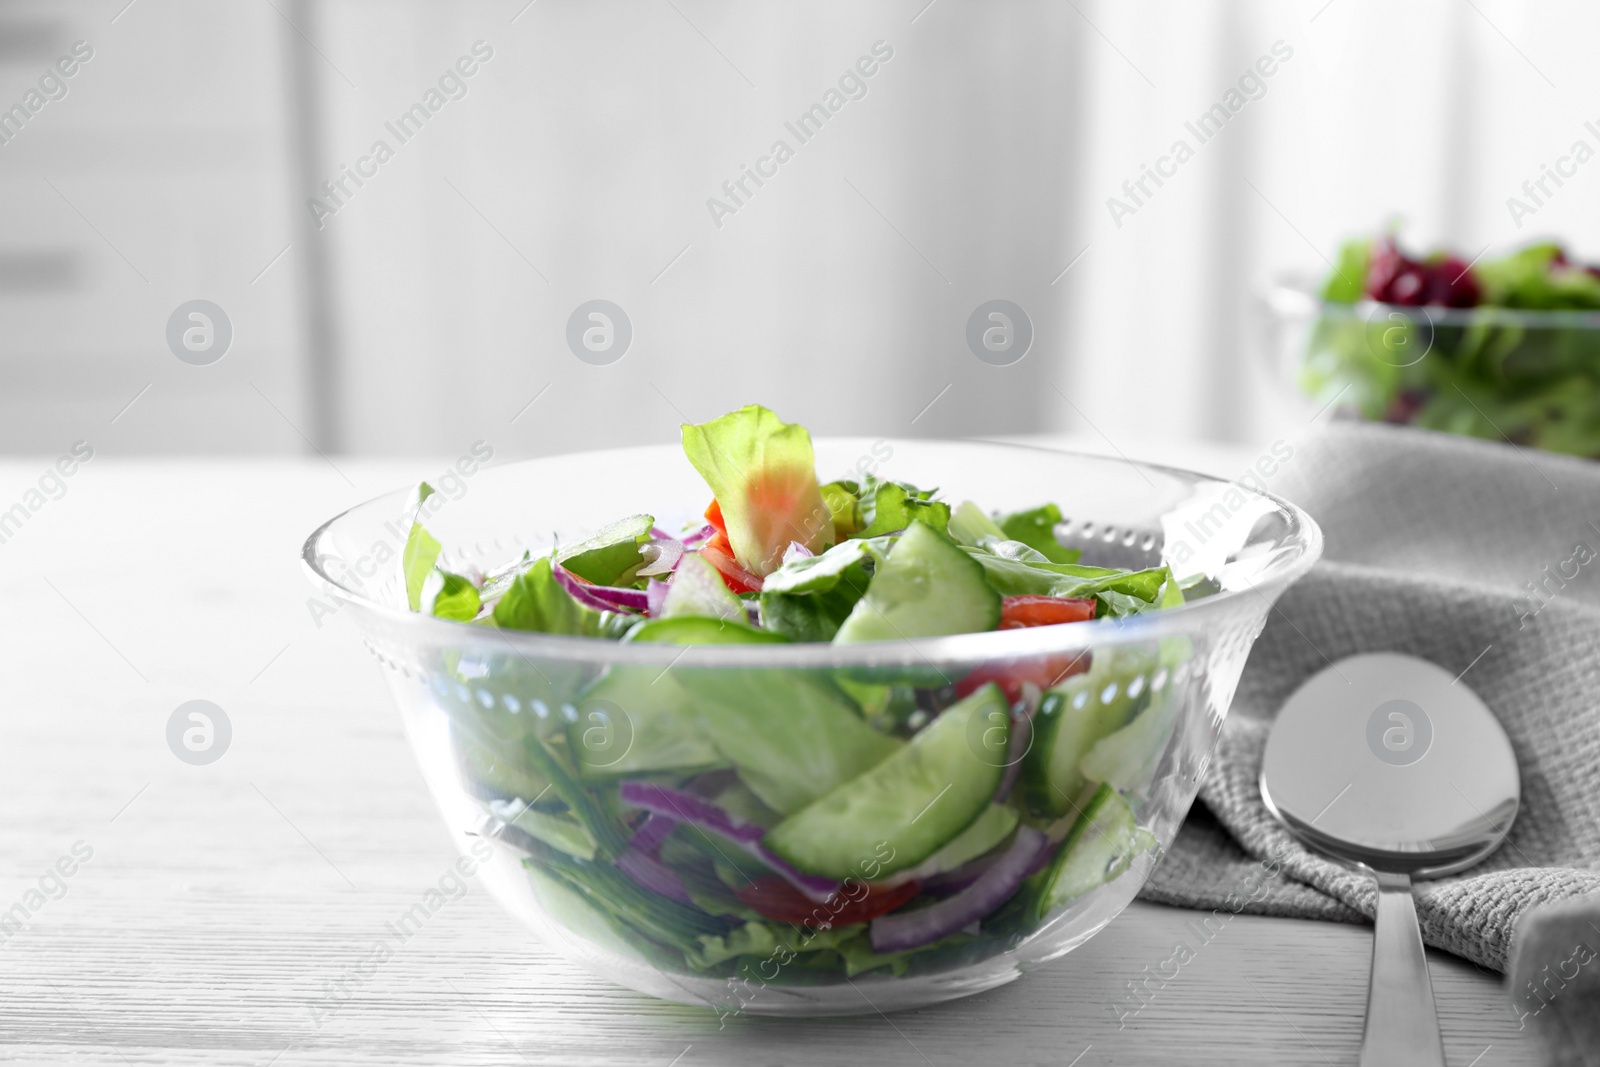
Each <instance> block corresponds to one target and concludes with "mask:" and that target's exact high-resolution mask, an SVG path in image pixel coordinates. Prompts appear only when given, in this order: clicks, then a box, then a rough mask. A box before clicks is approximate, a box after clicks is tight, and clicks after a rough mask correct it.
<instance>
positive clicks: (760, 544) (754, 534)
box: [683, 404, 833, 577]
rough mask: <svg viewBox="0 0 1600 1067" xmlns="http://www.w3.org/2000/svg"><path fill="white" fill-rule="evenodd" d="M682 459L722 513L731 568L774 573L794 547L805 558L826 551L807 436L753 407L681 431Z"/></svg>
mask: <svg viewBox="0 0 1600 1067" xmlns="http://www.w3.org/2000/svg"><path fill="white" fill-rule="evenodd" d="M683 451H684V453H685V454H686V455H687V456H688V457H689V462H690V463H692V464H694V468H695V470H697V471H699V472H700V476H701V477H703V478H704V479H705V480H706V484H707V485H709V486H710V487H711V492H712V495H713V496H715V497H716V501H717V504H718V505H719V506H720V507H721V508H722V519H723V522H724V523H725V524H726V525H727V530H728V542H729V544H730V545H731V546H732V548H733V555H734V559H735V560H737V561H738V563H739V565H740V566H741V567H743V568H744V569H745V570H747V571H749V572H750V573H752V574H754V575H757V576H758V577H764V576H766V575H768V574H770V573H772V572H773V571H774V570H776V569H777V568H778V566H779V564H780V563H782V561H783V552H784V549H786V548H788V547H789V542H791V541H797V542H799V543H800V544H802V545H804V546H805V547H806V548H808V549H810V550H811V551H812V552H821V551H822V550H823V549H824V548H827V547H828V546H829V545H831V544H832V543H833V521H832V514H831V512H830V511H829V510H828V507H827V505H825V504H824V503H823V502H822V491H821V489H820V487H819V486H818V485H817V474H816V458H815V454H814V453H813V452H812V449H811V435H810V434H809V433H807V432H806V429H805V427H804V426H798V425H793V424H790V423H786V422H783V421H782V420H781V419H779V418H778V416H776V415H774V414H773V413H772V412H771V411H769V410H767V409H766V408H764V407H761V406H760V405H759V404H751V405H748V406H747V407H742V408H740V409H739V410H738V411H734V412H731V413H729V414H727V415H724V416H722V417H721V418H718V419H712V420H711V421H710V422H707V423H702V424H701V425H698V426H691V425H687V424H685V425H684V427H683Z"/></svg>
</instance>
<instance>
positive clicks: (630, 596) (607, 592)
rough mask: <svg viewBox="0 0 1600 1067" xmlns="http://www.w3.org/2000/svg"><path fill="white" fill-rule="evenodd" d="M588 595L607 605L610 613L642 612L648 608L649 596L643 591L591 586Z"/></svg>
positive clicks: (610, 586)
mask: <svg viewBox="0 0 1600 1067" xmlns="http://www.w3.org/2000/svg"><path fill="white" fill-rule="evenodd" d="M587 591H588V593H589V595H590V596H592V597H594V598H595V599H596V600H599V601H601V602H602V603H605V604H609V605H610V608H609V610H611V611H644V610H645V609H646V608H647V607H648V606H649V596H648V594H646V593H645V591H644V590H643V589H623V588H621V587H619V586H615V585H591V586H589V587H588V590H587Z"/></svg>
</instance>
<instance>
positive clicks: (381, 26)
mask: <svg viewBox="0 0 1600 1067" xmlns="http://www.w3.org/2000/svg"><path fill="white" fill-rule="evenodd" d="M1596 39H1600V8H1597V7H1596V6H1595V5H1593V4H1579V3H1576V2H1573V3H1547V4H1540V5H1532V4H1524V3H1519V2H1516V0H1429V2H1416V3H1408V4H1404V5H1394V4H1385V3H1379V2H1376V0H1303V2H1295V3H1275V4H1265V3H1261V4H1247V3H1222V2H1210V3H1190V2H1184V3H1176V2H1174V3H1167V4H1162V3H1128V2H1118V3H1113V2H1110V0H1071V2H1067V0H1052V2H1048V3H1047V2H1031V0H1028V2H1024V0H1008V2H1007V3H1005V4H995V3H982V2H978V0H934V2H932V3H928V0H893V2H861V0H850V2H844V0H838V2H818V0H807V2H804V3H787V2H785V3H778V2H764V3H761V4H733V3H724V2H712V0H625V2H624V0H619V2H593V3H580V2H576V0H536V2H532V3H530V2H529V0H494V2H487V0H484V2H472V3H453V4H450V5H444V4H430V3H422V2H409V3H402V2H396V0H384V2H377V0H228V2H226V3H219V2H216V0H210V2H206V0H133V2H132V3H129V2H128V0H105V2H100V0H94V2H89V0H48V2H44V0H10V2H4V3H0V108H11V107H12V105H14V104H17V105H20V106H21V107H22V108H23V109H24V112H25V115H24V117H22V118H16V117H13V118H12V119H11V121H10V124H9V125H7V124H6V123H5V121H4V118H3V117H0V133H4V134H5V136H6V137H7V140H6V141H5V143H3V144H0V194H3V196H4V198H5V209H4V211H3V214H0V219H3V220H4V221H3V223H0V322H3V324H4V325H3V328H0V450H3V451H5V452H9V453H48V454H54V453H57V452H61V451H64V450H65V449H67V448H68V447H69V446H70V444H71V443H72V442H73V441H75V440H79V439H87V440H90V441H92V442H94V445H95V447H96V449H97V450H98V451H99V452H100V454H108V455H118V454H137V453H203V454H229V453H295V452H308V451H311V450H313V449H317V450H321V451H324V452H327V453H330V454H333V453H359V454H397V455H419V454H424V453H428V454H441V453H448V454H455V453H457V452H460V451H462V450H464V449H465V448H466V447H467V446H468V445H469V444H470V443H471V442H472V441H475V440H486V441H489V442H492V443H493V444H494V446H495V447H496V449H497V455H504V456H512V455H528V454H537V453H549V452H558V451H571V450H576V449H583V448H590V447H598V446H606V445H614V444H627V443H634V442H640V441H665V440H670V439H672V438H673V437H674V436H675V434H676V425H677V423H678V422H680V421H682V420H684V419H691V420H694V421H700V420H703V419H707V418H711V417H713V416H715V415H717V414H720V413H721V412H722V411H724V410H727V409H729V408H732V407H735V406H738V405H740V404H743V403H748V402H752V401H759V402H762V403H766V404H768V405H770V406H772V407H774V408H775V409H776V410H778V411H779V413H780V414H782V415H783V416H784V417H785V418H787V419H790V420H797V421H802V422H804V423H806V424H807V425H809V426H810V427H811V428H812V429H813V430H814V431H816V432H821V433H844V432H851V433H867V434H873V435H883V436H902V435H995V434H1016V433H1029V432H1044V431H1061V432H1075V433H1091V432H1092V433H1095V434H1097V435H1100V436H1102V437H1103V438H1104V439H1106V440H1107V441H1109V442H1121V441H1124V440H1127V441H1134V440H1153V439H1159V440H1165V441H1173V440H1179V441H1207V440H1209V441H1232V442H1243V441H1251V440H1255V439H1258V438H1260V437H1262V436H1264V435H1266V434H1268V433H1270V432H1273V431H1274V430H1275V428H1276V427H1279V426H1281V425H1285V424H1288V423H1294V422H1301V423H1303V422H1304V420H1305V419H1306V418H1307V417H1309V415H1310V414H1312V412H1310V410H1309V409H1308V408H1307V407H1306V405H1304V404H1302V403H1300V402H1298V401H1297V400H1296V399H1295V398H1294V397H1293V394H1292V392H1291V390H1290V389H1289V388H1288V387H1287V386H1286V385H1285V384H1284V383H1281V382H1278V381H1275V380H1274V378H1273V375H1272V374H1271V373H1270V372H1269V370H1268V368H1267V366H1266V364H1265V362H1264V360H1263V359H1262V358H1261V357H1260V356H1258V355H1257V354H1256V352H1255V350H1254V348H1253V346H1252V343H1251V342H1252V337H1251V334H1252V330H1253V329H1254V302H1255V300H1256V298H1257V296H1258V294H1259V293H1260V291H1261V289H1262V287H1263V286H1264V284H1265V283H1266V282H1267V280H1268V279H1270V278H1272V277H1274V276H1277V275H1279V274H1282V273H1283V272H1285V271H1297V272H1302V273H1311V274H1316V273H1320V272H1321V271H1323V270H1325V269H1326V264H1325V261H1324V257H1328V256H1331V255H1332V254H1333V252H1334V249H1335V248H1336V246H1337V243H1338V242H1339V241H1340V240H1341V239H1342V238H1344V237H1347V236H1350V235H1353V234H1357V233H1364V232H1371V231H1373V230H1374V229H1377V228H1379V227H1381V226H1383V225H1385V224H1386V223H1388V222H1389V221H1390V220H1392V219H1399V220H1401V221H1403V223H1404V226H1405V228H1404V231H1403V233H1404V235H1405V237H1406V238H1407V239H1408V240H1409V242H1410V243H1411V244H1413V245H1418V246H1423V247H1432V246H1433V245H1435V244H1440V243H1443V244H1449V245H1451V246H1453V247H1455V248H1457V249H1459V250H1460V251H1461V252H1462V253H1463V254H1464V257H1465V258H1472V257H1474V256H1476V255H1477V254H1478V253H1479V252H1480V251H1481V250H1482V249H1484V248H1485V247H1486V246H1488V247H1490V248H1491V249H1493V250H1496V251H1498V250H1504V249H1507V248H1510V247H1512V246H1514V245H1516V244H1520V243H1522V242H1525V241H1527V240H1530V239H1532V238H1534V237H1539V236H1547V235H1554V236H1559V237H1561V238H1563V239H1564V240H1566V241H1567V242H1568V243H1569V246H1571V247H1572V248H1573V249H1575V250H1576V251H1577V252H1578V253H1579V254H1583V255H1588V256H1591V257H1594V256H1600V240H1597V239H1596V224H1597V222H1600V197H1597V196H1596V193H1597V192H1600V164H1596V165H1594V166H1593V167H1586V168H1584V169H1582V170H1580V172H1579V174H1578V175H1577V177H1575V178H1572V179H1569V180H1568V182H1567V185H1566V186H1564V187H1563V189H1562V190H1561V192H1560V195H1558V196H1556V197H1554V198H1552V199H1551V200H1550V202H1549V203H1548V204H1546V205H1545V206H1544V207H1542V208H1541V209H1540V211H1539V213H1538V215H1537V217H1536V218H1534V219H1527V220H1524V225H1523V226H1522V227H1521V228H1520V229H1519V228H1518V227H1517V226H1516V225H1515V224H1514V222H1513V220H1512V217H1511V215H1510V213H1509V212H1508V210H1507V207H1506V203H1505V201H1506V198H1507V197H1509V196H1512V195H1514V194H1518V193H1519V190H1520V186H1521V183H1522V182H1523V181H1524V180H1525V179H1527V178H1530V177H1537V176H1538V175H1539V173H1540V170H1541V165H1542V164H1547V163H1550V162H1552V161H1553V160H1554V159H1555V158H1556V157H1557V156H1559V155H1562V154H1563V153H1565V152H1567V151H1568V148H1569V146H1570V145H1571V144H1572V142H1573V141H1575V140H1577V139H1580V138H1583V139H1587V140H1589V141H1590V143H1591V144H1600V137H1597V136H1596V135H1595V134H1593V133H1590V132H1588V131H1586V130H1585V128H1584V123H1585V121H1594V122H1595V123H1596V124H1597V126H1600V93H1597V92H1596V89H1597V82H1600V74H1597V72H1596V68H1595V66H1594V64H1593V62H1592V57H1591V56H1590V55H1589V52H1590V51H1591V50H1592V45H1593V42H1594V41H1595V40H1596ZM79 41H82V42H85V44H86V46H87V48H89V49H92V57H91V58H89V59H87V60H86V61H83V62H81V63H79V64H77V66H76V70H75V72H74V74H73V75H72V76H71V77H70V78H60V79H53V76H52V75H51V74H50V72H51V71H52V70H55V69H57V68H56V67H55V64H56V61H57V60H58V59H59V58H61V57H64V56H70V55H72V49H73V46H74V43H75V42H79ZM475 47H476V52H475V51H474V49H475ZM875 48H876V55H875V53H874V50H875ZM1275 51H1276V58H1275V60H1274V61H1273V62H1270V63H1267V64H1266V66H1267V67H1271V68H1272V69H1273V73H1272V75H1271V77H1268V78H1260V79H1258V80H1253V81H1250V82H1246V83H1245V84H1244V86H1243V89H1244V92H1243V93H1242V94H1241V98H1244V97H1245V96H1246V95H1249V96H1254V97H1255V98H1253V99H1245V102H1244V103H1243V106H1242V107H1240V108H1239V110H1238V111H1237V112H1236V113H1233V114H1231V116H1230V118H1229V121H1228V122H1227V124H1226V125H1225V126H1224V127H1223V128H1222V130H1221V131H1220V132H1218V133H1216V134H1215V135H1214V136H1213V137H1211V138H1210V139H1209V140H1207V141H1206V142H1205V143H1203V144H1202V143H1200V142H1199V139H1198V138H1197V137H1196V136H1195V135H1194V133H1192V132H1191V131H1189V130H1188V129H1187V128H1186V127H1185V123H1186V122H1188V123H1196V122H1198V120H1199V117H1200V116H1201V115H1202V114H1204V113H1206V112H1207V110H1208V109H1209V108H1210V107H1211V105H1213V104H1216V103H1219V102H1225V100H1226V96H1225V94H1227V92H1228V91H1229V90H1230V89H1232V88H1239V87H1240V86H1241V83H1240V78H1241V76H1242V75H1244V74H1245V73H1246V71H1247V70H1250V69H1252V68H1254V67H1255V65H1256V64H1257V62H1258V60H1260V59H1261V57H1266V56H1273V55H1274V53H1275ZM885 53H889V54H888V56H887V58H884V56H885ZM463 57H465V62H463V64H462V66H460V67H457V66H456V64H457V63H458V61H459V60H463ZM863 57H868V58H867V61H866V62H865V63H864V65H863V66H862V67H861V68H857V66H856V64H857V63H858V61H860V60H862V59H863ZM1285 57H1286V58H1285ZM469 67H470V68H471V69H472V71H473V73H472V74H471V75H470V76H467V75H465V74H458V73H453V72H455V71H464V70H466V69H467V68H469ZM869 67H870V68H872V70H873V73H872V74H871V75H870V76H861V75H859V74H858V73H855V72H857V71H858V70H865V69H867V68H869ZM1261 69H1265V67H1263V68H1261ZM842 77H843V78H844V79H845V80H844V81H841V78H842ZM42 78H43V79H45V81H44V82H43V83H42V82H41V79H42ZM441 79H444V80H443V81H441ZM58 86H60V87H61V88H57V87H58ZM41 87H42V88H41ZM1258 87H1259V91H1257V89H1258ZM34 90H41V91H40V92H38V93H37V94H36V95H34V96H32V97H31V98H30V96H29V94H30V92H32V91H34ZM430 90H434V91H435V93H436V95H435V96H434V97H433V98H432V101H431V102H433V103H435V105H436V107H437V110H431V111H427V112H426V113H427V116H428V117H427V121H426V123H425V124H422V128H421V129H420V130H417V131H415V132H414V133H413V134H412V135H411V136H409V138H408V139H406V140H405V141H404V142H403V143H402V140H401V139H400V138H399V137H397V136H396V134H395V133H394V132H392V131H391V130H390V128H389V127H388V126H387V125H386V124H393V123H395V122H396V121H397V120H398V119H399V117H400V116H401V115H402V114H404V113H406V112H407V110H408V109H409V108H411V106H412V105H413V104H419V103H420V104H422V105H423V106H424V109H425V110H426V108H427V105H428V103H429V102H430V99H429V97H428V95H427V94H428V93H429V91H430ZM830 90H838V92H837V93H836V95H834V96H833V97H829V95H828V94H829V91H830ZM61 92H64V94H65V95H59V94H60V93H61ZM52 95H59V98H56V99H51V98H50V96H52ZM30 100H31V101H42V103H40V106H38V108H37V110H34V109H33V108H32V107H31V106H30ZM819 103H820V104H823V105H824V107H826V106H827V105H828V104H830V103H833V104H836V105H837V110H836V111H829V112H828V118H827V121H826V123H825V124H823V125H822V129H821V130H820V132H815V133H814V134H812V135H811V136H810V137H809V138H808V139H807V140H805V141H804V142H803V143H802V141H801V140H800V138H798V137H797V136H796V135H795V134H794V133H793V132H791V131H790V129H789V128H788V127H786V125H785V124H786V123H790V124H793V123H795V122H797V120H798V119H799V117H800V116H801V115H802V114H804V113H806V112H807V109H809V108H810V107H811V106H812V105H814V104H819ZM8 114H12V115H14V114H15V112H14V110H13V111H12V112H9V113H8ZM1180 138H1181V139H1183V140H1185V141H1186V142H1187V143H1188V144H1189V145H1190V146H1191V147H1192V148H1193V149H1194V154H1193V158H1191V159H1187V160H1186V161H1185V162H1183V163H1182V164H1181V165H1177V166H1176V174H1175V175H1173V176H1171V177H1168V178H1166V179H1165V184H1164V185H1162V186H1161V187H1159V188H1156V187H1155V186H1154V185H1153V184H1147V186H1146V191H1147V192H1151V195H1149V196H1148V197H1143V196H1141V199H1142V200H1143V203H1142V204H1140V205H1139V206H1138V207H1137V210H1136V211H1135V212H1134V213H1133V214H1128V215H1125V216H1123V217H1119V218H1113V213H1112V212H1111V210H1109V208H1108V198H1111V197H1119V198H1122V199H1123V200H1124V201H1125V202H1128V203H1133V201H1132V200H1130V199H1129V195H1128V194H1127V193H1126V192H1124V189H1123V183H1124V182H1130V181H1136V180H1137V179H1138V178H1139V177H1140V175H1141V168H1142V167H1144V166H1145V165H1150V166H1154V165H1156V164H1157V162H1158V160H1159V159H1160V157H1163V156H1165V155H1167V154H1168V153H1169V152H1170V150H1171V149H1170V146H1172V145H1173V143H1174V142H1175V141H1177V140H1179V139H1180ZM380 140H381V141H383V142H385V144H386V145H387V146H388V149H390V150H392V153H393V154H392V158H388V159H387V160H386V161H384V162H382V163H381V164H380V163H377V162H376V161H371V162H366V163H363V162H362V160H363V159H364V158H367V157H369V156H370V155H371V153H372V152H373V150H374V145H375V142H377V141H380ZM779 140H782V141H784V142H786V143H787V145H788V147H789V148H790V149H791V150H792V152H793V155H792V158H788V159H786V160H785V161H784V162H783V163H782V164H781V165H777V164H774V163H762V164H760V165H761V166H763V167H764V168H769V174H770V173H771V172H770V168H771V167H773V166H776V173H775V174H771V176H769V177H767V178H766V179H764V181H765V184H763V185H761V186H759V187H757V186H756V185H754V184H753V183H752V182H750V181H749V179H746V192H747V193H748V194H749V195H748V196H746V195H744V194H740V195H741V199H742V200H743V203H742V204H737V205H735V204H734V202H733V201H732V200H731V199H730V198H729V196H728V194H727V193H725V192H724V191H723V183H724V182H725V181H736V180H738V179H739V178H740V177H741V175H742V173H743V168H745V167H755V166H757V165H758V161H759V160H761V159H762V157H765V156H767V155H768V154H769V153H770V152H771V151H772V146H773V143H774V142H775V141H779ZM1166 166H1168V167H1170V166H1172V164H1167V165H1166ZM356 167H360V168H363V169H365V170H366V171H367V173H368V174H369V175H370V176H368V177H366V178H364V179H363V181H364V184H362V185H360V186H359V187H357V186H356V185H355V184H354V182H353V181H352V180H351V179H348V178H345V179H344V191H343V192H341V193H340V198H339V200H337V201H335V200H334V199H333V198H332V197H331V196H330V195H329V194H328V193H326V192H325V191H324V189H323V182H324V181H326V180H329V179H340V178H343V176H344V174H345V170H344V168H356ZM1152 191H1153V192H1152ZM347 194H348V195H347ZM713 197H716V198H719V199H721V200H722V201H723V202H724V203H725V204H729V205H730V206H735V207H736V211H734V212H733V213H729V214H721V217H720V218H719V217H716V215H714V213H713V211H712V210H710V209H709V208H708V203H707V202H708V199H709V198H713ZM311 198H318V199H320V200H321V201H322V202H323V203H324V204H325V205H327V206H328V207H330V208H332V207H337V208H338V210H337V212H336V213H332V214H327V215H325V216H324V217H322V218H320V219H314V218H313V212H312V211H311V210H310V209H309V208H308V200H310V199H311ZM718 214H720V213H718ZM319 223H320V225H319ZM719 223H720V224H719ZM997 298H999V299H1005V300H1009V301H1012V302H1013V303H1015V304H1017V305H1018V306H1020V307H1021V308H1022V309H1023V310H1024V311H1025V313H1026V314H1027V316H1028V318H1029V319H1030V320H1031V323H1032V327H1033V333H1034V337H1033V341H1032V345H1031V348H1030V349H1029V351H1028V353H1027V355H1026V357H1025V358H1023V359H1021V360H1020V361H1019V362H1015V363H1013V364H1011V365H1008V366H992V365H988V364H986V363H984V362H981V361H980V360H979V359H977V358H976V357H975V356H974V355H973V353H972V352H971V351H969V349H968V345H967V342H966V328H967V321H968V318H969V316H970V315H971V314H972V312H973V311H974V309H976V308H977V307H978V305H979V304H981V303H983V302H985V301H988V300H991V299H997ZM193 299H205V300H209V301H212V302H214V303H215V304H217V305H218V306H220V307H221V308H222V309H223V310H224V312H225V313H226V316H227V318H228V320H229V322H230V323H231V326H232V331H233V339H232V343H231V346H230V347H229V349H228V351H227V353H226V355H225V356H224V357H223V358H221V359H220V360H218V361H216V362H213V363H210V364H208V365H200V366H196V365H191V364H189V363H186V362H183V361H180V360H179V359H178V358H175V356H174V354H173V352H172V351H170V350H169V347H168V342H167V322H168V319H169V316H171V315H172V313H173V312H174V310H175V309H176V308H178V306H179V305H180V304H183V303H185V302H186V301H190V300H193ZM593 299H604V300H608V301H611V302H613V303H615V304H616V305H618V306H620V307H621V308H622V309H623V310H624V311H625V313H626V315H627V317H628V320H629V321H630V323H631V326H632V334H633V336H632V340H631V343H630V344H629V346H628V349H627V351H626V353H625V355H623V357H622V358H621V359H619V360H616V361H615V362H611V363H609V364H607V365H592V364H591V363H588V362H585V361H583V360H580V359H579V358H577V357H576V356H575V355H574V354H573V352H572V351H570V350H569V347H568V343H567V339H566V332H567V324H568V319H569V316H571V315H572V313H573V312H574V310H575V309H577V308H578V307H579V305H581V304H583V303H585V302H586V301H590V300H593ZM535 398H537V399H535ZM530 401H532V403H531V404H530Z"/></svg>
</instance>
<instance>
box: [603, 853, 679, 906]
mask: <svg viewBox="0 0 1600 1067" xmlns="http://www.w3.org/2000/svg"><path fill="white" fill-rule="evenodd" d="M617 869H618V870H620V871H621V872H622V873H623V874H625V875H627V876H628V877H629V878H632V879H633V880H634V881H635V882H636V883H638V884H639V885H640V886H641V887H643V888H645V889H648V890H649V891H650V892H652V893H657V894H660V895H661V896H664V897H668V898H670V899H672V900H676V901H680V902H682V903H684V904H693V903H694V898H692V897H690V896H689V891H688V890H687V889H685V888H684V887H683V879H682V878H679V877H678V872H677V871H675V870H673V869H672V868H671V867H668V866H667V865H666V864H665V863H662V862H661V861H660V860H658V859H656V858H655V857H654V856H647V855H645V854H644V853H643V852H640V851H639V850H638V849H636V848H634V847H632V846H631V845H630V846H629V847H627V848H625V849H623V850H622V855H620V856H618V857H617Z"/></svg>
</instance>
